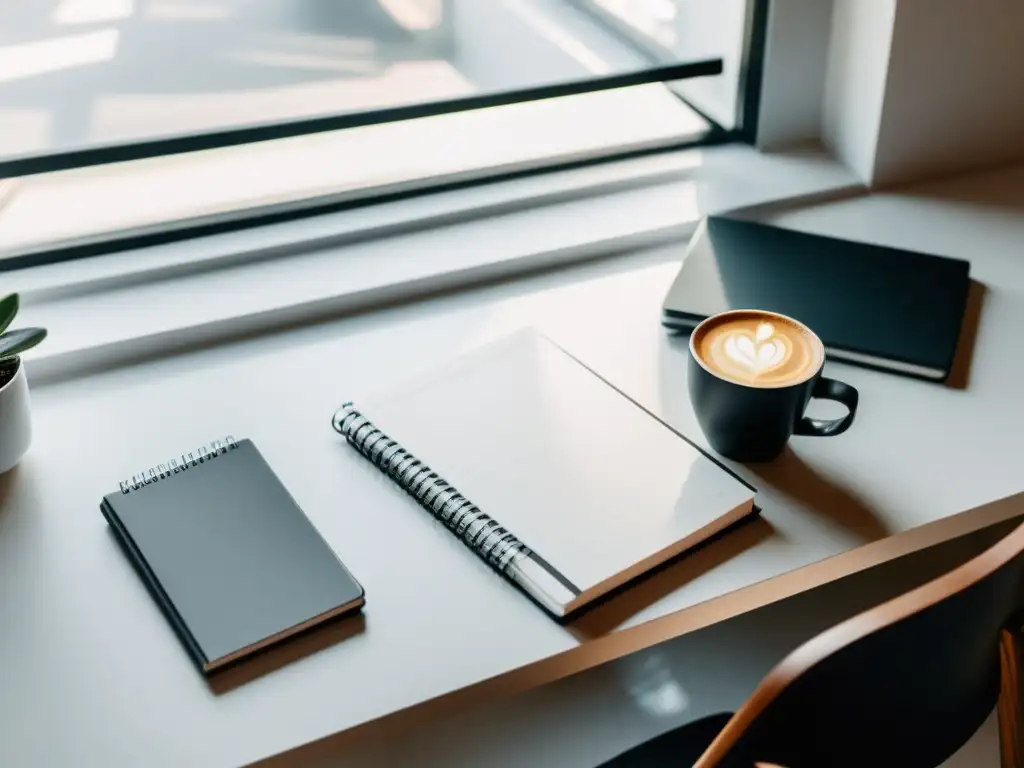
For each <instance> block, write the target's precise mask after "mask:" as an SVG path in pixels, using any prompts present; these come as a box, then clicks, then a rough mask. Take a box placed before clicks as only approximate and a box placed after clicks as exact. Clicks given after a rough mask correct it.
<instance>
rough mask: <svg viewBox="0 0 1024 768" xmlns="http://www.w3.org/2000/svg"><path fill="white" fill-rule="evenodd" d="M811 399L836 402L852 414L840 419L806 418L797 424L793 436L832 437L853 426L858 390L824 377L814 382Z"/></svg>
mask: <svg viewBox="0 0 1024 768" xmlns="http://www.w3.org/2000/svg"><path fill="white" fill-rule="evenodd" d="M811 397H817V398H819V399H822V400H835V401H836V402H839V403H842V404H843V405H845V406H846V407H847V408H848V409H849V411H850V412H849V413H848V414H846V415H845V416H843V417H842V418H840V419H812V418H809V417H807V416H804V417H803V418H802V419H800V421H798V422H797V424H796V429H795V430H793V434H795V435H815V436H817V437H831V436H832V435H839V434H842V433H843V432H845V431H846V430H848V429H849V428H850V425H851V424H853V417H854V415H855V414H856V413H857V401H858V399H859V395H858V394H857V390H856V389H854V388H853V387H851V386H850V385H849V384H845V383H843V382H841V381H837V380H836V379H826V378H825V377H824V376H822V377H821V378H820V379H818V380H817V381H816V382H814V389H813V390H812V391H811Z"/></svg>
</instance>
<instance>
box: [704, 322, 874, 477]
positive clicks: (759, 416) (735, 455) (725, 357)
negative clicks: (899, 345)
mask: <svg viewBox="0 0 1024 768" xmlns="http://www.w3.org/2000/svg"><path fill="white" fill-rule="evenodd" d="M689 357H690V359H689V366H688V378H689V388H690V400H691V401H692V403H693V409H694V411H695V413H696V414H697V421H698V422H699V423H700V427H701V429H702V430H704V434H705V435H706V436H707V438H708V442H710V443H711V447H712V448H714V449H715V450H716V451H717V452H718V453H720V454H722V455H723V456H725V457H726V458H729V459H734V460H736V461H750V462H756V461H768V460H770V459H773V458H775V457H776V456H778V455H779V454H780V453H781V452H782V449H783V448H784V447H785V446H786V443H787V442H788V441H789V438H790V437H792V436H793V435H814V436H818V437H828V436H831V435H838V434H840V433H842V432H845V431H846V430H847V429H849V428H850V425H851V424H852V423H853V417H854V415H855V414H856V412H857V399H858V398H857V390H856V389H854V388H853V387H851V386H850V385H849V384H844V383H843V382H841V381H837V380H835V379H828V378H825V377H824V376H822V375H821V371H822V368H823V367H824V365H825V345H824V344H822V341H821V339H819V338H818V336H817V335H816V334H815V333H814V332H813V331H812V330H811V329H810V328H808V327H807V326H806V325H804V324H803V323H801V322H799V321H798V320H794V319H793V318H790V317H786V316H785V315H780V314H778V313H776V312H768V311H764V310H754V309H738V310H732V311H730V312H722V313H720V314H718V315H712V316H711V317H709V318H707V319H706V320H704V321H703V322H702V323H700V324H699V325H698V326H697V327H696V328H694V330H693V333H692V334H691V336H690V354H689ZM815 397H817V398H823V399H826V400H836V401H838V402H840V403H842V404H843V405H845V406H846V407H847V408H848V409H849V413H847V414H846V415H845V416H843V417H842V418H839V419H827V420H826V419H812V418H808V417H807V416H805V415H804V411H805V410H806V409H807V404H808V403H809V402H810V400H811V398H815Z"/></svg>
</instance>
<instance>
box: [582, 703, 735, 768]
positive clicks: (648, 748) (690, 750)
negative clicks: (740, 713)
mask: <svg viewBox="0 0 1024 768" xmlns="http://www.w3.org/2000/svg"><path fill="white" fill-rule="evenodd" d="M731 717H732V714H731V713H728V712H723V713H721V714H717V715H708V716H707V717H702V718H701V719H700V720H694V721H693V722H691V723H686V724H685V725H681V726H679V727H678V728H673V729H672V730H671V731H667V732H665V733H663V734H661V735H660V736H655V737H654V738H653V739H649V740H648V741H645V742H644V743H643V744H639V745H637V746H635V747H633V748H632V749H630V750H629V751H628V752H623V753H622V754H621V755H618V756H617V757H613V758H612V759H611V760H609V761H608V762H606V763H602V764H601V765H600V766H599V767H598V768H661V766H671V767H672V768H684V767H685V768H689V766H692V765H693V764H694V763H696V762H697V758H699V757H700V756H701V755H703V754H704V750H705V749H707V748H708V746H709V745H710V744H711V742H712V741H714V740H715V737H716V736H717V735H718V734H719V732H720V731H721V730H722V729H723V728H724V727H725V724H726V723H728V722H729V718H731Z"/></svg>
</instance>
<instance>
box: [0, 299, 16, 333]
mask: <svg viewBox="0 0 1024 768" xmlns="http://www.w3.org/2000/svg"><path fill="white" fill-rule="evenodd" d="M16 314H18V294H16V293H12V294H10V295H8V296H4V297H3V298H2V299H0V333H3V332H4V331H6V330H7V326H9V325H10V324H11V321H12V320H14V316H15V315H16Z"/></svg>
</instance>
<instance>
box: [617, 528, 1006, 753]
mask: <svg viewBox="0 0 1024 768" xmlns="http://www.w3.org/2000/svg"><path fill="white" fill-rule="evenodd" d="M1022 577H1024V525H1021V526H1019V527H1018V528H1016V529H1015V530H1014V531H1013V532H1011V533H1010V534H1009V535H1008V536H1006V537H1005V538H1003V539H1002V540H1001V541H999V542H998V543H997V544H995V545H994V546H992V547H991V548H990V549H988V550H987V551H985V552H983V553H982V554H981V555H978V556H977V557H975V558H974V559H972V560H970V561H968V562H967V563H965V564H964V565H962V566H960V567H958V568H956V569H955V570H953V571H950V572H949V573H947V574H945V575H944V576H941V577H939V578H937V579H935V580H934V581H931V582H929V583H927V584H925V585H923V586H921V587H918V588H917V589H914V590H912V591H910V592H907V593H905V594H903V595H900V596H899V597H897V598H894V599H892V600H890V601H888V602H886V603H883V604H881V605H879V606H877V607H875V608H872V609H870V610H868V611H865V612H864V613H861V614H860V615H858V616H854V617H853V618H851V619H848V620H846V621H844V622H842V623H840V624H838V625H837V626H835V627H833V628H831V629H829V630H826V631H825V632H823V633H821V634H820V635H818V636H817V637H815V638H813V639H812V640H810V641H808V642H806V643H804V644H803V645H802V646H801V647H799V648H798V649H797V650H795V651H793V652H792V653H791V654H790V655H789V656H787V657H786V658H785V659H784V660H783V661H782V662H781V663H779V664H778V665H777V666H776V667H775V668H774V669H773V670H772V671H771V672H769V673H768V675H767V677H765V679H764V680H763V681H762V682H761V684H760V685H759V686H758V687H757V689H756V690H755V691H754V693H753V695H752V696H751V697H750V698H749V699H748V700H747V702H746V703H745V704H744V705H743V706H742V707H741V708H740V709H739V711H737V712H736V713H735V714H733V715H731V716H730V715H728V714H724V715H713V716H711V717H708V718H704V719H702V720H699V721H697V722H695V723H690V724H688V725H684V726H682V727H680V728H677V729H676V730H674V731H669V732H668V733H665V734H663V735H661V736H658V737H657V738H655V739H652V740H651V741H648V742H646V743H644V744H641V745H640V746H638V747H636V748H634V749H631V750H629V751H628V752H626V753H624V754H622V755H619V756H618V757H616V758H614V759H613V760H611V761H609V762H607V763H605V764H604V766H603V767H602V768H656V767H657V766H679V768H683V766H685V767H686V768H689V767H690V766H693V768H740V767H742V768H753V766H756V765H763V766H784V767H785V768H847V767H849V768H887V767H888V766H892V767H893V768H935V766H938V765H940V764H941V763H942V762H943V761H945V760H946V759H947V758H949V757H950V756H951V755H953V754H954V753H955V752H956V751H957V750H958V749H959V748H960V747H961V746H963V745H964V744H965V743H966V742H967V740H968V739H969V738H970V737H971V736H972V735H973V734H974V732H975V731H976V730H977V729H978V727H979V726H980V725H981V723H982V722H983V721H984V720H985V719H986V718H987V717H988V715H989V714H990V713H991V711H992V709H993V707H996V706H997V702H998V717H999V735H1000V753H1001V758H1002V759H1001V764H1002V766H1003V768H1024V750H1022V741H1021V736H1022V733H1021V730H1020V727H1019V722H1018V720H1019V717H1020V697H1019V693H1020V691H1019V688H1018V649H1019V645H1018V630H1019V629H1020V618H1019V616H1018V614H1017V611H1018V609H1019V608H1020V607H1021V605H1022V604H1024V603H1022V600H1021V584H1022ZM752 642H756V639H754V640H753V641H752ZM978 768H985V767H984V766H978Z"/></svg>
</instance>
